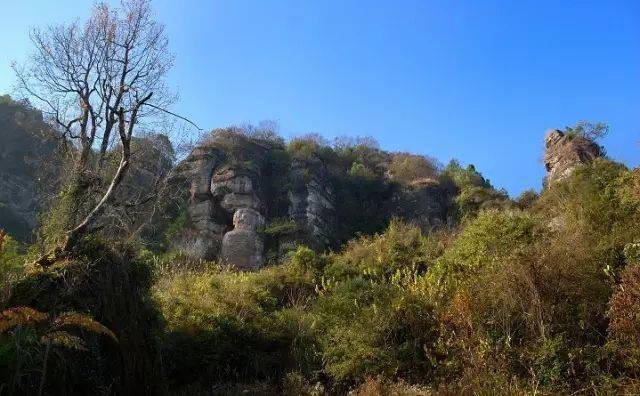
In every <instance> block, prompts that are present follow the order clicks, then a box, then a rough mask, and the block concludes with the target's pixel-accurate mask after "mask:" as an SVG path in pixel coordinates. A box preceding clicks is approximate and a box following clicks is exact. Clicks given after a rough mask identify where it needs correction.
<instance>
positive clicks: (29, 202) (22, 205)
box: [0, 101, 59, 240]
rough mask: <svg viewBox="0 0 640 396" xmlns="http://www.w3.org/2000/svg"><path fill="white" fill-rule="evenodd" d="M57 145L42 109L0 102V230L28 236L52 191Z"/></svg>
mask: <svg viewBox="0 0 640 396" xmlns="http://www.w3.org/2000/svg"><path fill="white" fill-rule="evenodd" d="M56 147H57V142H56V139H54V133H53V132H52V131H51V130H50V129H49V128H48V126H47V125H46V124H45V123H44V121H43V119H42V113H41V112H39V111H37V110H34V109H31V108H29V107H28V106H26V105H23V104H20V103H17V102H13V101H11V102H8V103H3V104H0V229H4V230H5V231H7V232H8V233H9V234H11V235H13V236H14V237H16V238H18V239H21V240H26V239H28V238H29V235H30V234H31V231H32V230H33V229H34V228H35V227H36V225H37V223H38V222H37V215H38V212H39V210H40V209H41V208H42V207H43V205H44V202H45V200H46V196H48V195H49V194H51V193H53V192H54V191H55V184H54V183H53V182H52V181H53V180H56V179H57V177H56V176H57V174H58V172H59V164H58V163H57V160H56V159H55V158H54V156H53V153H54V152H55V149H56Z"/></svg>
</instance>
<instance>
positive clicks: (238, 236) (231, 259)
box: [221, 208, 264, 269]
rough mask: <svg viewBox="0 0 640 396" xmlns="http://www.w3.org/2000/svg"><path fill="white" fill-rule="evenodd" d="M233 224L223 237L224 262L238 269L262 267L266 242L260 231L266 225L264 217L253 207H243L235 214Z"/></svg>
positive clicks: (222, 256) (222, 257)
mask: <svg viewBox="0 0 640 396" xmlns="http://www.w3.org/2000/svg"><path fill="white" fill-rule="evenodd" d="M233 225H234V229H233V230H231V231H229V232H227V233H226V234H224V237H223V239H222V254H221V259H222V262H223V263H225V264H229V265H232V266H234V267H236V268H238V269H256V268H260V267H262V265H263V264H264V258H263V253H264V252H263V249H264V243H263V241H262V237H261V236H260V235H259V234H258V231H259V230H260V229H261V228H262V227H264V217H262V215H261V214H260V213H259V212H257V211H255V210H253V209H251V208H241V209H238V210H236V212H235V213H234V214H233Z"/></svg>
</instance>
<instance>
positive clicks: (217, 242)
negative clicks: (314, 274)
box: [173, 130, 333, 269]
mask: <svg viewBox="0 0 640 396" xmlns="http://www.w3.org/2000/svg"><path fill="white" fill-rule="evenodd" d="M231 132H233V131H231ZM213 136H214V137H213V138H212V139H211V140H209V141H208V142H206V143H205V144H203V145H202V146H200V147H198V148H196V149H194V150H193V152H192V153H191V154H190V155H189V156H188V157H187V159H186V160H185V161H183V163H182V164H181V165H180V166H179V170H180V171H179V173H181V176H180V177H181V178H182V179H185V180H187V181H188V185H189V199H188V205H187V215H188V221H187V225H186V227H185V228H184V229H183V230H182V231H181V232H180V233H179V234H178V235H177V236H176V237H175V240H174V241H173V245H174V247H176V248H177V249H178V250H180V251H182V252H183V253H184V254H187V255H189V256H191V257H193V258H197V259H206V260H220V261H222V262H224V263H226V264H229V265H232V266H234V267H236V268H238V269H255V268H259V267H261V266H263V265H264V262H265V237H264V235H263V232H262V231H263V229H264V227H265V224H266V223H267V222H268V221H280V222H282V221H283V220H285V219H288V220H289V221H293V222H294V223H295V224H296V232H292V233H289V234H287V235H285V236H279V237H277V238H274V237H273V236H271V237H270V239H269V241H268V242H269V243H270V245H275V246H271V248H272V249H273V250H275V251H277V252H278V254H282V253H283V252H284V251H285V250H287V249H289V248H292V247H294V246H295V244H296V243H298V242H303V243H306V244H312V245H314V246H319V247H320V246H326V244H327V243H328V240H329V235H330V232H331V224H330V222H331V220H330V219H331V215H330V213H331V211H332V210H333V203H332V201H331V200H332V197H331V194H330V192H329V190H328V188H327V187H323V184H321V183H320V182H318V181H317V180H316V179H317V178H311V180H310V181H307V180H306V179H305V178H302V177H298V176H299V175H298V174H294V173H295V172H297V171H296V170H295V169H290V168H287V170H286V171H284V173H282V174H280V173H278V174H269V175H267V173H268V172H269V169H270V168H269V166H270V165H269V155H270V153H272V152H273V151H277V150H280V151H281V152H282V147H277V146H273V145H270V144H268V143H267V142H261V141H260V140H259V139H251V138H247V137H243V136H242V135H240V136H239V135H237V134H233V133H229V131H225V130H222V131H220V132H218V133H217V134H214V135H213ZM291 180H295V181H294V182H293V183H291V185H290V184H289V182H290V181H291ZM274 195H275V196H274ZM280 197H283V198H286V197H288V200H289V202H288V205H287V207H286V208H282V209H279V208H278V204H277V203H275V202H274V201H275V200H278V199H279V198H280Z"/></svg>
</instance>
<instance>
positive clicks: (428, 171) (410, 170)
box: [389, 153, 438, 184]
mask: <svg viewBox="0 0 640 396" xmlns="http://www.w3.org/2000/svg"><path fill="white" fill-rule="evenodd" d="M389 173H390V174H391V177H392V178H393V180H396V181H398V182H399V183H402V184H410V183H412V182H415V181H418V180H424V179H435V178H436V176H437V173H438V168H437V166H436V162H435V160H433V159H430V158H427V157H425V156H422V155H414V154H409V153H397V154H394V155H393V157H392V159H391V163H390V164H389Z"/></svg>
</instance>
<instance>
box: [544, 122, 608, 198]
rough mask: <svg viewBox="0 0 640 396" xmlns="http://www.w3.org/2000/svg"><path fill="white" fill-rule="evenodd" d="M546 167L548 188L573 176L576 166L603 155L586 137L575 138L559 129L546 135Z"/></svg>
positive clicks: (597, 146)
mask: <svg viewBox="0 0 640 396" xmlns="http://www.w3.org/2000/svg"><path fill="white" fill-rule="evenodd" d="M544 141H545V152H544V165H545V168H546V170H547V175H546V178H545V184H546V185H547V186H549V185H551V184H552V183H554V182H556V181H559V180H562V179H564V178H566V177H567V176H569V175H571V173H572V172H573V170H574V169H575V167H576V166H578V165H580V164H586V163H589V162H591V161H593V160H594V159H596V158H598V157H601V156H602V155H603V152H602V149H601V147H600V146H599V145H598V144H597V143H595V142H594V141H593V140H591V139H588V138H586V137H584V136H573V135H570V134H566V133H564V132H562V131H560V130H558V129H550V130H548V131H547V133H546V134H545V139H544Z"/></svg>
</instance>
